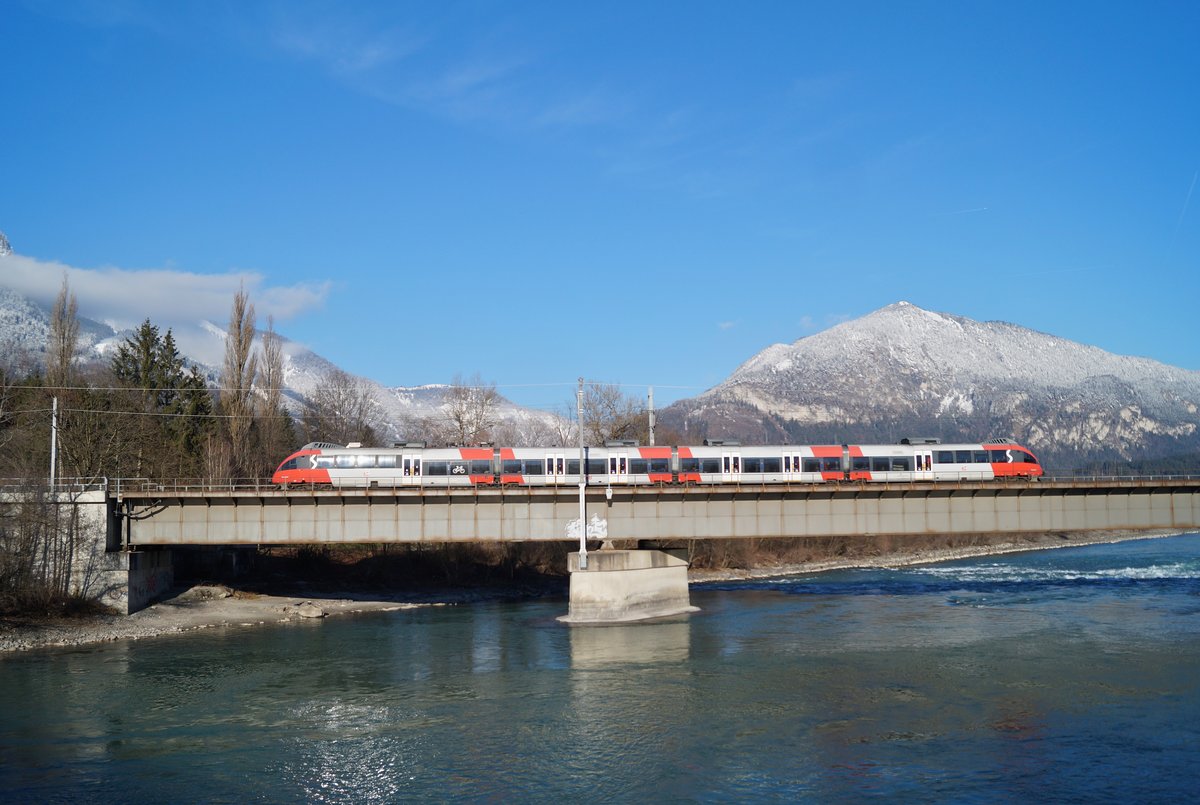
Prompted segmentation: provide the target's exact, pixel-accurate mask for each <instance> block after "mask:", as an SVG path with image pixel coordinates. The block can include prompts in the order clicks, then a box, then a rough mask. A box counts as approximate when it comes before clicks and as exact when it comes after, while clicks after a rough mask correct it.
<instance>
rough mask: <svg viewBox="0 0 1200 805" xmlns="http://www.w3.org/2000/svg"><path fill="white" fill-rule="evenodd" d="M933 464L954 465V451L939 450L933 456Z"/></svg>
mask: <svg viewBox="0 0 1200 805" xmlns="http://www.w3.org/2000/svg"><path fill="white" fill-rule="evenodd" d="M933 463H934V464H953V463H954V451H953V450H938V451H936V452H935V453H934V454H933Z"/></svg>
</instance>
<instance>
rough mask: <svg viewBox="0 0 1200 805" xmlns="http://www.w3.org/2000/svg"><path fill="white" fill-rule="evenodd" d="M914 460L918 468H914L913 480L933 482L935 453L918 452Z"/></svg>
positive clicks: (927, 451)
mask: <svg viewBox="0 0 1200 805" xmlns="http://www.w3.org/2000/svg"><path fill="white" fill-rule="evenodd" d="M914 460H915V462H916V466H915V467H913V480H914V481H932V480H933V452H932V451H930V450H918V451H917V454H916V457H915V459H914Z"/></svg>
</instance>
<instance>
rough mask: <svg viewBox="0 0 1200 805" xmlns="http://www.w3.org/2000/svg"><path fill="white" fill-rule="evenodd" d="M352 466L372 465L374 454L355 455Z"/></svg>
mask: <svg viewBox="0 0 1200 805" xmlns="http://www.w3.org/2000/svg"><path fill="white" fill-rule="evenodd" d="M354 466H356V467H374V466H375V456H355V457H354Z"/></svg>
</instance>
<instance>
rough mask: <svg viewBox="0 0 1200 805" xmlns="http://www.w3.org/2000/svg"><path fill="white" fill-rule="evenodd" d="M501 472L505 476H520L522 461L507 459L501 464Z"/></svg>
mask: <svg viewBox="0 0 1200 805" xmlns="http://www.w3.org/2000/svg"><path fill="white" fill-rule="evenodd" d="M500 471H501V472H502V473H504V474H505V475H520V474H521V461H520V460H519V459H511V458H510V459H505V460H504V461H503V462H502V463H501V464H500Z"/></svg>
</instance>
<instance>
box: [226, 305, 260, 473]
mask: <svg viewBox="0 0 1200 805" xmlns="http://www.w3.org/2000/svg"><path fill="white" fill-rule="evenodd" d="M254 332H255V331H254V305H253V304H251V303H250V298H249V297H248V296H247V295H246V290H245V288H239V289H238V292H237V294H235V295H234V297H233V308H232V310H231V311H230V314H229V330H228V332H227V333H226V335H225V366H224V371H223V372H222V373H221V412H222V413H223V414H224V416H225V423H226V428H227V433H228V434H229V457H230V467H229V470H230V475H232V476H234V477H245V476H246V475H247V474H249V473H251V472H254V471H255V468H256V467H257V462H255V461H254V457H253V455H252V451H253V440H252V438H251V436H252V430H253V425H254V400H253V394H254V381H255V377H256V375H257V373H258V356H257V355H256V354H255V353H254V350H253V346H254Z"/></svg>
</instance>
